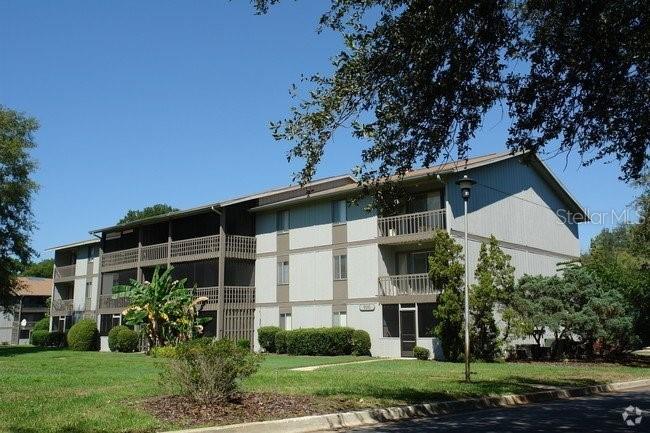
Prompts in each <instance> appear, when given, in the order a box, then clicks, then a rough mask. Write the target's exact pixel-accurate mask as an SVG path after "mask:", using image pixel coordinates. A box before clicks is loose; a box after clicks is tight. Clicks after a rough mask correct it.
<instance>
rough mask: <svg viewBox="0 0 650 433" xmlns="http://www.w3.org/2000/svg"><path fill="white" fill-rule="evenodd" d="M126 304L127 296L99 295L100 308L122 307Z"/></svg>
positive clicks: (127, 303) (127, 304) (127, 301)
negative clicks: (114, 297)
mask: <svg viewBox="0 0 650 433" xmlns="http://www.w3.org/2000/svg"><path fill="white" fill-rule="evenodd" d="M128 306H129V299H128V298H116V299H113V295H101V296H100V297H99V308H100V309H102V310H112V309H124V308H126V307H128Z"/></svg>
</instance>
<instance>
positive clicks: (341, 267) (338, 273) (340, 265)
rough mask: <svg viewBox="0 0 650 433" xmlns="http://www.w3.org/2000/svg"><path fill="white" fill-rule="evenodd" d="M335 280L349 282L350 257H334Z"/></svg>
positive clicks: (341, 255) (340, 255) (342, 255)
mask: <svg viewBox="0 0 650 433" xmlns="http://www.w3.org/2000/svg"><path fill="white" fill-rule="evenodd" d="M334 279H335V280H347V279H348V256H347V255H345V254H339V255H335V256H334Z"/></svg>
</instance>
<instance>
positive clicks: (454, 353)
mask: <svg viewBox="0 0 650 433" xmlns="http://www.w3.org/2000/svg"><path fill="white" fill-rule="evenodd" d="M462 251H463V248H462V247H461V246H460V245H458V244H457V243H456V242H455V241H454V240H453V239H452V238H451V236H449V234H448V233H447V232H446V231H444V230H436V231H435V232H434V234H433V246H432V248H431V255H429V278H431V281H432V283H433V287H435V288H436V289H439V290H441V291H442V293H441V294H440V296H439V298H438V305H437V307H436V309H435V311H434V313H433V314H434V319H435V326H434V330H433V331H434V334H435V335H436V336H437V337H438V338H440V341H441V343H442V350H443V353H444V355H445V359H447V360H449V361H457V360H459V359H460V358H461V356H462V355H463V351H464V345H463V320H464V317H463V316H464V313H463V300H462V296H461V288H462V287H463V276H464V275H465V265H464V264H463V263H462V260H463V255H462Z"/></svg>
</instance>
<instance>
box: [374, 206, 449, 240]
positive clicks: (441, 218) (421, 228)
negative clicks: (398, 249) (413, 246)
mask: <svg viewBox="0 0 650 433" xmlns="http://www.w3.org/2000/svg"><path fill="white" fill-rule="evenodd" d="M444 228H445V210H444V209H437V210H430V211H425V212H417V213H410V214H404V215H395V216H389V217H383V218H379V219H378V220H377V229H378V234H379V237H380V238H384V240H385V241H386V242H393V241H394V242H401V241H406V240H421V239H425V238H427V237H428V236H430V234H431V232H432V231H434V230H436V229H444Z"/></svg>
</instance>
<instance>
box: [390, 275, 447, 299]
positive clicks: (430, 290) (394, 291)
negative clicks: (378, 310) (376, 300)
mask: <svg viewBox="0 0 650 433" xmlns="http://www.w3.org/2000/svg"><path fill="white" fill-rule="evenodd" d="M438 293H440V291H439V290H437V289H436V288H435V287H433V283H432V282H431V279H429V274H406V275H390V276H386V277H379V296H400V295H436V294H438Z"/></svg>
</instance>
